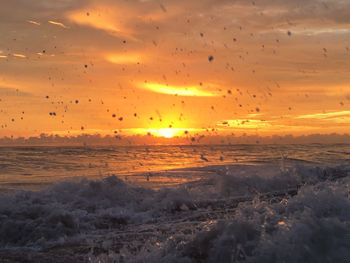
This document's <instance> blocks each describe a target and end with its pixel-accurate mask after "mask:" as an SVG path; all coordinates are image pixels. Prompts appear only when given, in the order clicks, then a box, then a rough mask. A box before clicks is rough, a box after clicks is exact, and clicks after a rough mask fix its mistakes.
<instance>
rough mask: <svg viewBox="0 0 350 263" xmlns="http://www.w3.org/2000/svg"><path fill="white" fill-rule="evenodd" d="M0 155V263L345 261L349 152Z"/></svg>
mask: <svg viewBox="0 0 350 263" xmlns="http://www.w3.org/2000/svg"><path fill="white" fill-rule="evenodd" d="M0 152H1V162H0V164H1V187H2V191H1V192H0V262H2V261H3V262H55V263H56V262H75V263H76V262H96V263H97V262H99V263H101V262H102V263H109V262H117V263H121V262H123V263H126V262H130V263H131V262H132V263H133V262H140V263H157V262H159V263H160V262H169V263H202V262H205V263H216V262H222V263H232V262H259V263H260V262H263V263H268V262H269V263H270V262H276V263H277V262H286V263H299V262H308V263H309V262H312V263H316V262H317V263H320V262H321V263H323V262H324V263H329V262H342V263H343V262H344V263H345V262H349V258H350V195H349V193H350V162H349V161H350V146H349V145H316V144H315V145H249V146H248V145H236V146H232V145H227V146H150V147H124V148H110V147H97V148H67V147H65V148H57V147H37V148H1V150H0Z"/></svg>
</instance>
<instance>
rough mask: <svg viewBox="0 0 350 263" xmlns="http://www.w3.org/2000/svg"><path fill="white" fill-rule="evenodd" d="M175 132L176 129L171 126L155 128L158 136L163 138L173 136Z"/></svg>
mask: <svg viewBox="0 0 350 263" xmlns="http://www.w3.org/2000/svg"><path fill="white" fill-rule="evenodd" d="M176 133H177V130H176V129H172V128H163V129H157V131H156V134H157V135H158V136H159V137H164V138H173V137H174V136H175V135H176Z"/></svg>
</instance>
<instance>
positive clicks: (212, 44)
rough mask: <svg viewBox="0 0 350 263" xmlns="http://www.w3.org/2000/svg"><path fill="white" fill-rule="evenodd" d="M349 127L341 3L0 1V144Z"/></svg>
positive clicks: (348, 18)
mask: <svg viewBox="0 0 350 263" xmlns="http://www.w3.org/2000/svg"><path fill="white" fill-rule="evenodd" d="M206 130H209V131H214V132H215V133H216V134H232V133H234V134H242V133H246V134H258V135H260V136H264V135H274V134H281V135H282V134H293V135H303V134H313V133H321V134H328V133H339V134H342V133H348V132H349V131H350V1H348V0H332V1H317V0H293V1H285V0H256V1H245V0H231V1H229V0H200V1H199V0H198V1H197V0H196V1H194V0H164V1H163V0H134V1H132V0H129V1H128V0H84V1H83V0H11V1H2V3H1V8H0V137H3V136H14V137H17V136H33V135H39V134H40V133H48V134H60V135H75V134H80V133H100V134H112V133H113V132H114V131H118V133H120V134H125V135H128V134H147V133H151V134H153V135H156V136H163V137H172V136H176V135H183V134H184V133H185V131H188V132H190V133H201V132H205V131H206Z"/></svg>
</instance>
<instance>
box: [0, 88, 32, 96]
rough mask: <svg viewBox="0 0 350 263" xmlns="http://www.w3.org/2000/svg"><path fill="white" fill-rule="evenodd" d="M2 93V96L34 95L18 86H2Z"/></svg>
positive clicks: (0, 93) (0, 89) (0, 92)
mask: <svg viewBox="0 0 350 263" xmlns="http://www.w3.org/2000/svg"><path fill="white" fill-rule="evenodd" d="M0 95H1V96H20V97H29V96H33V94H32V93H30V92H27V91H22V90H19V89H16V88H9V87H2V86H0Z"/></svg>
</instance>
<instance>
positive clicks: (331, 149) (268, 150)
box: [0, 144, 350, 191]
mask: <svg viewBox="0 0 350 263" xmlns="http://www.w3.org/2000/svg"><path fill="white" fill-rule="evenodd" d="M349 160H350V144H349V145H346V144H343V145H340V144H339V145H322V144H312V145H212V146H205V145H204V146H131V147H12V148H4V147H3V148H0V190H1V191H11V190H16V189H31V190H35V189H40V188H41V187H43V186H46V185H47V184H51V183H54V182H59V181H62V180H67V179H68V178H70V179H72V178H80V177H87V178H93V179H96V178H103V177H106V176H110V175H116V176H117V177H119V178H121V179H123V180H129V181H130V182H133V183H136V184H142V185H144V186H149V187H162V186H165V185H171V184H178V183H183V182H186V181H191V180H197V179H200V177H201V174H200V172H199V171H198V169H197V170H196V168H198V167H206V166H211V165H225V164H230V165H232V164H264V163H265V164H267V163H275V164H276V163H280V165H283V164H282V161H283V162H293V161H294V162H295V163H309V164H318V165H322V166H327V165H328V166H332V165H339V164H342V163H347V162H349ZM166 171H168V173H167V175H165V173H160V172H166ZM192 171H197V173H193V172H192Z"/></svg>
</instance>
